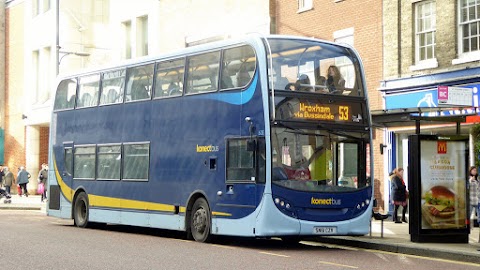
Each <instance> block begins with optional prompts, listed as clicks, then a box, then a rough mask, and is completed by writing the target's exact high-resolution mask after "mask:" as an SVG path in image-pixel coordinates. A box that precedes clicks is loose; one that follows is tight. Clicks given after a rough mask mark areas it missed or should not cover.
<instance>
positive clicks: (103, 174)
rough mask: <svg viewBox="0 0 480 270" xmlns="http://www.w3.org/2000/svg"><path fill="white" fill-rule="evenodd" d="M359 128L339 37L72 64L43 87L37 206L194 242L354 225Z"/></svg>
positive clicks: (359, 227) (362, 137)
mask: <svg viewBox="0 0 480 270" xmlns="http://www.w3.org/2000/svg"><path fill="white" fill-rule="evenodd" d="M340 74H341V75H340ZM371 137H372V128H371V117H370V112H369V106H368V99H367V89H366V87H365V77H364V71H363V67H362V64H361V60H360V58H359V56H358V54H357V53H356V52H355V50H354V49H353V48H351V47H349V46H346V45H340V44H335V43H331V42H326V41H321V40H317V39H310V38H301V37H293V36H277V35H272V36H261V35H256V34H254V35H247V36H245V37H242V38H237V39H231V40H225V41H219V42H215V43H210V44H204V45H199V46H195V47H191V48H186V49H183V50H181V51H178V52H175V53H170V54H166V55H163V56H159V57H147V58H142V59H138V60H133V61H129V62H126V63H124V64H122V65H117V66H112V67H108V68H103V69H98V70H92V71H85V72H82V73H79V74H72V75H70V76H65V77H63V78H60V79H59V82H58V86H57V90H56V96H55V103H54V109H53V115H52V121H51V127H50V150H49V166H50V168H51V169H50V171H49V173H50V175H49V187H48V191H49V194H48V199H49V200H48V208H47V212H48V215H49V216H55V217H60V218H65V219H73V220H74V224H75V225H76V226H78V227H88V226H91V225H95V224H125V225H133V226H144V227H152V228H163V229H170V230H179V231H185V232H186V233H187V234H188V236H190V237H191V238H193V239H194V240H196V241H200V242H205V241H208V240H209V239H210V238H211V236H212V235H231V236H245V237H262V238H263V237H266V238H268V237H280V238H282V239H285V240H290V241H291V240H295V241H297V240H299V239H301V238H302V237H307V236H312V235H365V234H367V233H368V232H369V224H370V218H371V214H372V185H371V183H370V182H371V181H370V179H373V175H371V174H369V169H370V168H372V162H371V161H372V160H373V158H372V150H371V147H370V145H371ZM371 171H372V172H373V170H371Z"/></svg>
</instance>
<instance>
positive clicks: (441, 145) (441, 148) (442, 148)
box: [437, 141, 447, 154]
mask: <svg viewBox="0 0 480 270" xmlns="http://www.w3.org/2000/svg"><path fill="white" fill-rule="evenodd" d="M437 153H438V154H446V153H447V142H446V141H437Z"/></svg>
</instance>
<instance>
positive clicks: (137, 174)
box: [123, 144, 150, 180]
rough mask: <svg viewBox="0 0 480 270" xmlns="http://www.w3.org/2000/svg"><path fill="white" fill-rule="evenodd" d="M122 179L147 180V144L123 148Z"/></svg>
mask: <svg viewBox="0 0 480 270" xmlns="http://www.w3.org/2000/svg"><path fill="white" fill-rule="evenodd" d="M123 156H124V159H123V179H126V180H147V179H148V171H149V162H150V158H149V157H150V148H149V144H126V145H124V146H123Z"/></svg>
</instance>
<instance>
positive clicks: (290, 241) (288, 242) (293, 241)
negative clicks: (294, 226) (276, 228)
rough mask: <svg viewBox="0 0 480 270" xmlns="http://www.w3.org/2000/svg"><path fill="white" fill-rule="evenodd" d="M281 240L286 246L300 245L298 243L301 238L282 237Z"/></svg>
mask: <svg viewBox="0 0 480 270" xmlns="http://www.w3.org/2000/svg"><path fill="white" fill-rule="evenodd" d="M281 239H282V242H283V243H285V244H286V245H298V244H300V241H302V238H300V237H298V236H284V237H282V238H281Z"/></svg>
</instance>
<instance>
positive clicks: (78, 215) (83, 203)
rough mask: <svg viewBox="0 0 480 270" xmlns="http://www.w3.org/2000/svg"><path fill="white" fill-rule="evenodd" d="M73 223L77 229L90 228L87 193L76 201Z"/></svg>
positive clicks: (79, 196)
mask: <svg viewBox="0 0 480 270" xmlns="http://www.w3.org/2000/svg"><path fill="white" fill-rule="evenodd" d="M73 221H74V223H75V226H77V227H80V228H86V227H87V226H88V196H87V194H85V192H82V193H80V194H78V196H77V198H76V199H75V204H74V206H73Z"/></svg>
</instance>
